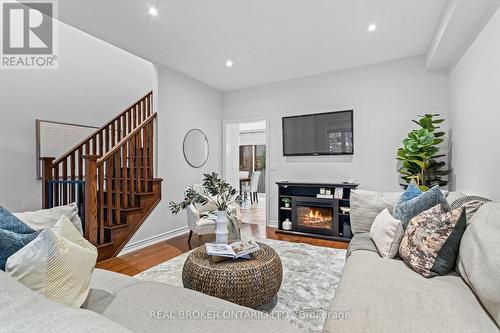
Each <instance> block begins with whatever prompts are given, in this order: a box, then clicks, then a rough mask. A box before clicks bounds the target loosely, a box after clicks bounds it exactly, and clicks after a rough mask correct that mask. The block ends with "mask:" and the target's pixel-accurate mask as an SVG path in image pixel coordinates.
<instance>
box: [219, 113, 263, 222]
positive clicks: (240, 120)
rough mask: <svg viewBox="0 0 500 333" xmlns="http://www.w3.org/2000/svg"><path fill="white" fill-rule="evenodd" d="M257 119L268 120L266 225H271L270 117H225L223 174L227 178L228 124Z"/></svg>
mask: <svg viewBox="0 0 500 333" xmlns="http://www.w3.org/2000/svg"><path fill="white" fill-rule="evenodd" d="M255 121H265V122H266V173H265V175H266V183H265V188H266V227H267V226H269V217H270V209H269V208H270V206H271V205H270V204H269V202H270V197H271V195H270V190H271V172H270V169H271V168H270V161H271V158H270V156H271V149H269V138H270V135H269V127H270V126H269V121H270V118H269V117H268V116H262V117H248V118H234V119H225V120H223V121H222V175H223V177H224V178H226V163H225V161H224V159H225V157H226V153H227V152H226V125H228V124H235V123H252V122H255Z"/></svg>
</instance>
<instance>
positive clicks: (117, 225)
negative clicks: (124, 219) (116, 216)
mask: <svg viewBox="0 0 500 333" xmlns="http://www.w3.org/2000/svg"><path fill="white" fill-rule="evenodd" d="M126 227H128V224H127V223H121V224H113V225H110V226H107V225H105V226H104V229H107V230H115V229H122V228H126Z"/></svg>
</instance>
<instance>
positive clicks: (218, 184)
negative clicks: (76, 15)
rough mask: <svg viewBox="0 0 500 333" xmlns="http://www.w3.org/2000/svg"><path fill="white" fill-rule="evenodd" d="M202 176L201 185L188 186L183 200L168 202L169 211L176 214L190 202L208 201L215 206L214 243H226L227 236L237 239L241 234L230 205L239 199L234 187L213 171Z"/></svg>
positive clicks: (201, 203)
mask: <svg viewBox="0 0 500 333" xmlns="http://www.w3.org/2000/svg"><path fill="white" fill-rule="evenodd" d="M203 176H204V178H203V186H202V187H201V188H196V189H195V188H194V187H193V186H189V187H188V188H187V189H186V191H185V195H184V200H182V201H181V202H178V203H176V202H173V201H171V202H170V203H169V206H170V211H171V212H172V213H173V214H178V213H179V212H180V211H181V210H183V209H186V208H187V207H188V206H189V205H190V204H200V205H205V204H207V203H209V202H210V203H212V204H214V205H215V206H216V207H217V210H216V211H215V216H216V220H215V225H216V230H215V237H216V240H215V241H216V243H218V244H228V242H229V238H231V240H232V241H235V240H239V239H240V238H241V236H240V230H239V228H238V223H237V217H236V214H235V212H234V211H233V209H232V208H231V205H232V204H234V203H235V202H237V201H238V200H239V195H237V191H236V189H235V188H233V187H232V186H231V185H230V184H229V183H227V182H226V181H224V180H223V179H222V178H220V177H219V175H218V174H217V173H215V172H212V173H211V174H204V175H203Z"/></svg>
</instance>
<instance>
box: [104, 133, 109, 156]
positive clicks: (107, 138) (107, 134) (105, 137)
mask: <svg viewBox="0 0 500 333" xmlns="http://www.w3.org/2000/svg"><path fill="white" fill-rule="evenodd" d="M108 150H109V128H108V127H106V128H105V129H104V153H103V155H104V154H105V153H106V152H107V151H108Z"/></svg>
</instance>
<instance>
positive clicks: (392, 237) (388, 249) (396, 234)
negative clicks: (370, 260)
mask: <svg viewBox="0 0 500 333" xmlns="http://www.w3.org/2000/svg"><path fill="white" fill-rule="evenodd" d="M403 235H404V230H403V226H402V225H401V221H400V220H396V219H395V218H394V217H393V216H392V215H391V213H389V210H388V209H387V208H386V209H384V210H383V211H382V212H381V213H380V214H378V215H377V217H375V221H373V224H372V227H371V229H370V238H371V239H372V240H373V242H374V243H375V246H377V249H378V252H379V253H380V255H381V256H382V257H384V258H389V259H392V258H394V257H395V256H396V254H398V250H399V244H400V243H401V239H402V238H403Z"/></svg>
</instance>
